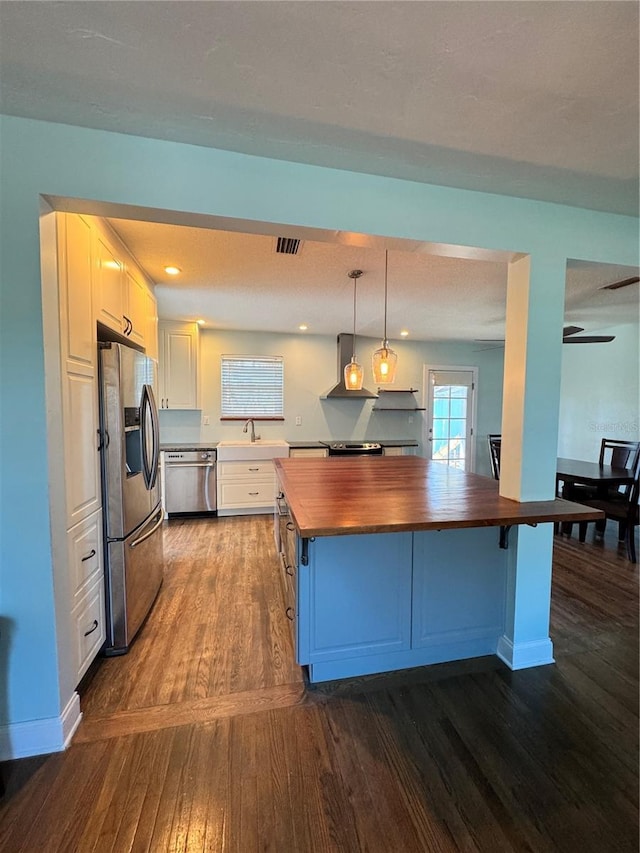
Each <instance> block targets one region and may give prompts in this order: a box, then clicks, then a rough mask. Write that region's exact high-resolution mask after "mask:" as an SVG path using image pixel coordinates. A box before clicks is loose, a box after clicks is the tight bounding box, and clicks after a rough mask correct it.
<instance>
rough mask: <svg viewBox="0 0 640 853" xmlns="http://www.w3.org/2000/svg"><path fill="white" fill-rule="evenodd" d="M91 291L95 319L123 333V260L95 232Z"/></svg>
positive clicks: (109, 244) (101, 235) (102, 237)
mask: <svg viewBox="0 0 640 853" xmlns="http://www.w3.org/2000/svg"><path fill="white" fill-rule="evenodd" d="M93 284H94V287H93V292H94V300H95V312H96V320H97V321H98V322H99V323H103V324H104V325H105V326H108V328H110V329H113V331H114V332H119V333H120V334H123V333H124V328H125V319H124V313H125V312H124V307H125V306H124V296H125V285H124V262H123V261H122V258H121V257H119V256H118V255H117V254H116V250H115V248H114V247H113V244H111V243H109V242H108V241H107V239H106V237H105V236H104V235H103V234H102V233H99V232H98V231H96V232H95V264H94V279H93Z"/></svg>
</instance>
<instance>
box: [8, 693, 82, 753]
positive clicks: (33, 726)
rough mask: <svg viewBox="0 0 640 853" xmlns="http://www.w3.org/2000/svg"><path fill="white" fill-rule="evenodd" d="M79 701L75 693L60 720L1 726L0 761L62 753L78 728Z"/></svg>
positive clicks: (79, 717)
mask: <svg viewBox="0 0 640 853" xmlns="http://www.w3.org/2000/svg"><path fill="white" fill-rule="evenodd" d="M81 719H82V712H81V711H80V697H79V696H78V694H77V693H75V692H74V694H73V696H72V697H71V699H69V701H68V702H67V706H66V708H65V709H64V710H63V712H62V714H61V715H60V716H59V717H47V718H46V719H44V720H29V721H28V722H26V723H9V725H8V726H0V761H10V760H11V759H14V758H28V757H30V756H32V755H45V754H47V753H49V752H62V750H64V749H66V748H67V746H69V744H70V742H71V738H72V737H73V735H74V733H75V731H76V729H77V728H78V726H79V725H80V720H81Z"/></svg>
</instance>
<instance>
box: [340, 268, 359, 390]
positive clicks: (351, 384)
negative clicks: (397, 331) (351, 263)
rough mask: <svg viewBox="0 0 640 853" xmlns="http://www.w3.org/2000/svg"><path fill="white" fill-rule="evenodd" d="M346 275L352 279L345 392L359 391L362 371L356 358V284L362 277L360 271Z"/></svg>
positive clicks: (353, 271)
mask: <svg viewBox="0 0 640 853" xmlns="http://www.w3.org/2000/svg"><path fill="white" fill-rule="evenodd" d="M348 275H349V278H352V279H353V355H352V356H351V361H350V362H349V364H347V365H346V366H345V369H344V384H345V387H346V389H347V391H361V390H362V382H363V379H364V371H363V370H362V367H361V366H360V365H359V364H358V360H357V358H356V284H357V281H358V279H359V278H360V276H361V275H362V270H351V272H350V273H349V274H348Z"/></svg>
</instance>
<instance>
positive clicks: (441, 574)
mask: <svg viewBox="0 0 640 853" xmlns="http://www.w3.org/2000/svg"><path fill="white" fill-rule="evenodd" d="M498 536H499V534H498V530H497V529H496V528H492V527H484V528H483V527H476V528H468V529H464V530H455V531H453V530H451V531H449V530H443V531H437V530H423V531H416V532H415V533H414V540H413V617H412V638H411V646H412V648H414V649H427V648H428V649H431V650H432V652H433V655H432V657H431V658H430V660H431V662H434V663H435V662H437V661H440V660H442V661H444V660H458V659H462V658H465V657H476V656H480V655H485V654H495V651H496V647H497V642H498V638H499V637H500V636H501V635H502V633H503V631H504V619H505V601H506V579H507V551H506V550H501V549H500V548H499V547H498Z"/></svg>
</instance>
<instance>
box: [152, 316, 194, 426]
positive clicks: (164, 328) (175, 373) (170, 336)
mask: <svg viewBox="0 0 640 853" xmlns="http://www.w3.org/2000/svg"><path fill="white" fill-rule="evenodd" d="M158 342H159V371H158V372H159V380H160V381H159V395H158V396H159V400H158V406H159V408H161V409H198V408H199V407H200V395H199V385H198V383H199V375H198V361H199V344H200V341H199V334H198V326H197V324H196V323H160V324H159V329H158Z"/></svg>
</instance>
